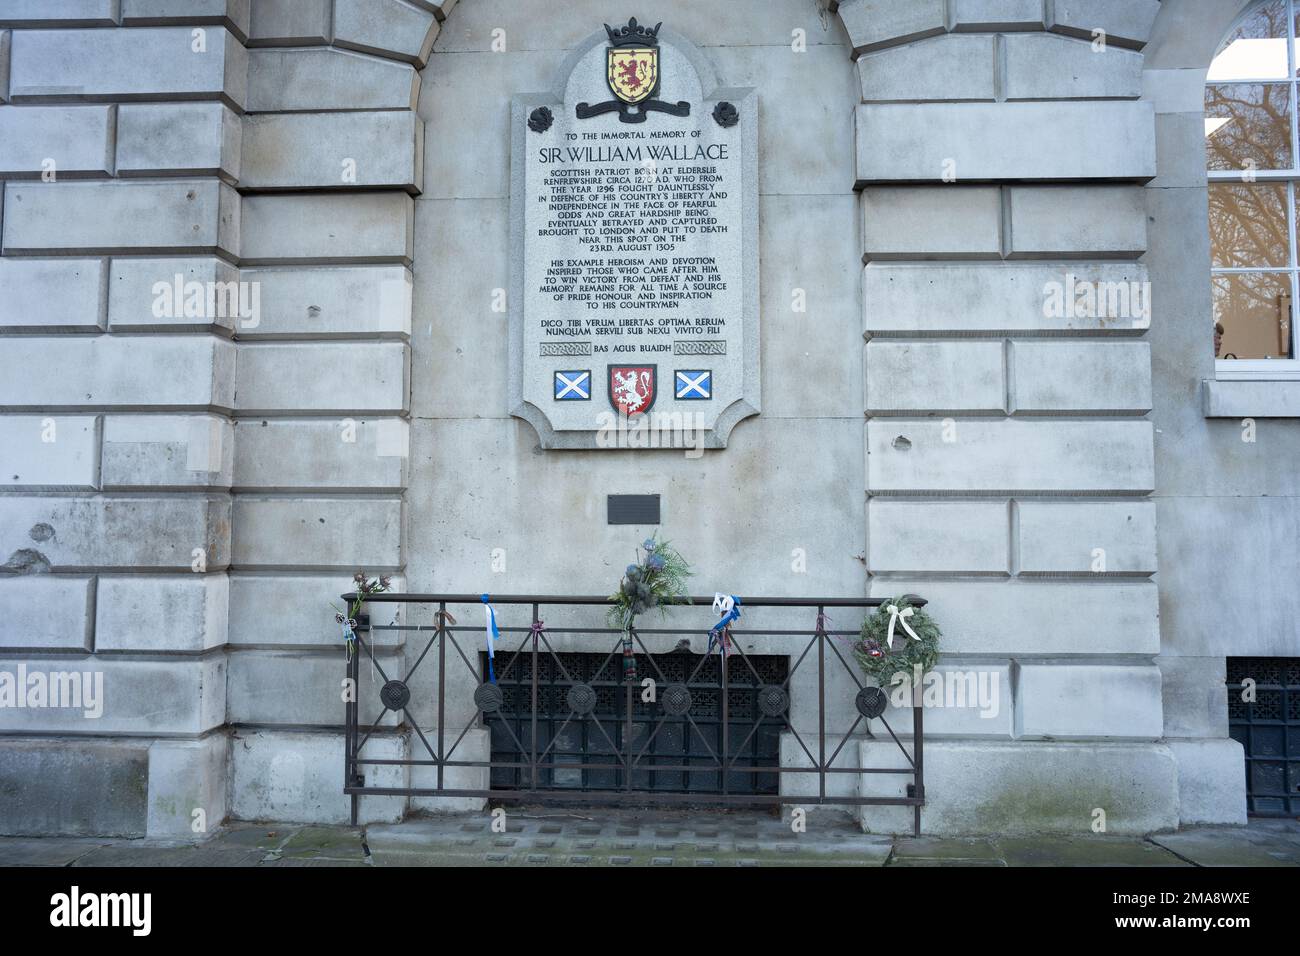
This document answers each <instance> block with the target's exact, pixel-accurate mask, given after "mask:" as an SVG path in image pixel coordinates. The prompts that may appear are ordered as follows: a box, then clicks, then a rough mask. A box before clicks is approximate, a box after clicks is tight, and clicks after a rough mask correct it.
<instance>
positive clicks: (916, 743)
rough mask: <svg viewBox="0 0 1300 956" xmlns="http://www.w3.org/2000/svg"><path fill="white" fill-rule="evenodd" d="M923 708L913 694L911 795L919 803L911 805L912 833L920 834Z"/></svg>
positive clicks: (923, 787) (923, 748)
mask: <svg viewBox="0 0 1300 956" xmlns="http://www.w3.org/2000/svg"><path fill="white" fill-rule="evenodd" d="M923 709H924V708H923V707H922V706H921V704H920V702H919V701H918V700H917V699H916V697H915V696H913V698H912V752H913V757H912V761H913V764H914V769H915V770H916V773H915V774H914V775H913V779H914V780H915V781H916V783H915V786H914V788H913V789H914V790H915V793H914V794H913V796H915V797H916V799H917V800H919V801H921V803H917V804H915V805H913V807H912V835H913V836H920V835H921V804H923V803H924V802H925V730H924V722H923V720H922V719H921V712H922V710H923Z"/></svg>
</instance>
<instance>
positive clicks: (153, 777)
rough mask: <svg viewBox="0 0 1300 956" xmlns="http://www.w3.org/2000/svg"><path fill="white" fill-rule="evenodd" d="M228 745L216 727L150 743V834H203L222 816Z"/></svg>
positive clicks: (156, 836)
mask: <svg viewBox="0 0 1300 956" xmlns="http://www.w3.org/2000/svg"><path fill="white" fill-rule="evenodd" d="M229 751H230V738H229V737H228V736H226V734H224V733H220V732H218V733H214V734H209V735H208V736H206V737H204V738H202V739H201V740H155V741H154V742H153V743H152V744H150V745H149V817H148V821H149V822H148V830H147V835H148V836H149V837H150V838H151V839H173V840H174V839H182V840H202V839H204V838H205V837H206V836H207V835H208V834H210V833H212V832H213V831H214V830H216V829H217V828H218V827H219V826H220V825H221V824H222V823H223V822H225V819H226V791H227V763H228V760H229ZM196 811H202V813H201V814H196Z"/></svg>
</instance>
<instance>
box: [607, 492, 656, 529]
mask: <svg viewBox="0 0 1300 956" xmlns="http://www.w3.org/2000/svg"><path fill="white" fill-rule="evenodd" d="M607 500H608V502H609V521H608V523H609V524H658V523H659V496H658V495H610V496H609V497H608V499H607Z"/></svg>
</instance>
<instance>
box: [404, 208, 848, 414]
mask: <svg viewBox="0 0 1300 956" xmlns="http://www.w3.org/2000/svg"><path fill="white" fill-rule="evenodd" d="M444 205H449V204H444ZM455 205H463V204H460V203H457V204H455ZM758 209H759V212H758V222H759V248H760V249H766V250H769V255H768V256H767V257H766V258H765V259H764V260H763V273H762V281H761V282H760V283H759V290H758V302H759V305H758V308H759V315H760V316H764V315H765V316H770V317H773V318H772V319H771V320H769V321H768V322H767V324H766V325H764V326H763V328H762V334H761V336H760V341H759V343H758V346H759V353H760V356H759V357H760V365H761V366H763V367H766V368H776V367H780V368H782V369H784V372H783V373H782V374H781V375H769V376H767V377H766V379H765V381H764V382H763V412H764V414H767V415H773V416H780V417H787V416H789V417H793V418H800V417H814V416H826V417H829V418H837V417H841V416H845V417H849V416H856V415H859V414H861V412H862V396H863V391H862V375H863V365H862V322H861V319H860V317H859V312H860V307H859V297H860V295H861V292H860V291H859V289H858V288H857V287H856V286H857V284H858V280H859V277H858V269H857V267H856V265H855V263H856V262H857V261H858V260H859V258H860V256H861V254H862V239H861V237H860V235H859V233H858V230H857V229H856V228H855V226H856V223H855V221H854V220H855V213H856V209H857V198H856V197H854V196H853V195H852V194H848V193H845V194H841V195H838V196H810V195H805V194H798V195H783V196H760V197H759V200H758ZM439 218H441V219H442V220H443V222H441V223H440V224H439V226H438V231H439V233H440V234H446V233H447V232H449V231H450V230H452V229H456V228H458V226H459V225H460V224H461V223H464V221H465V220H467V219H470V218H471V217H469V216H463V217H448V216H446V215H445V214H444V215H441V216H439ZM478 218H479V217H478V216H474V217H473V219H478ZM462 241H463V242H464V243H465V244H467V245H468V244H470V243H477V242H479V240H478V238H477V236H476V233H474V232H468V233H467V234H466V235H465V238H464V240H462ZM503 253H504V250H503ZM479 255H480V256H481V255H482V254H481V253H480V254H479ZM484 258H486V259H487V261H485V262H483V263H482V265H481V266H479V267H478V268H477V269H476V270H475V273H474V274H472V275H470V276H466V277H464V278H465V279H468V280H471V281H474V283H475V286H476V288H475V289H474V295H475V298H474V299H473V300H471V301H473V302H476V303H478V304H479V305H480V309H479V310H475V311H470V310H469V309H468V308H467V307H465V308H463V311H461V310H458V311H457V316H456V319H457V321H456V322H454V323H453V322H451V321H449V318H450V317H449V316H446V315H444V314H442V311H441V310H439V309H438V307H437V305H436V302H437V301H439V299H437V298H428V299H426V300H425V301H427V302H428V303H429V306H426V309H425V310H424V312H423V313H422V314H424V315H430V316H437V321H436V323H435V322H431V323H430V324H436V325H437V326H438V328H437V329H436V330H435V332H434V336H435V338H433V339H429V338H426V339H424V340H423V341H421V340H420V339H418V338H417V339H416V340H415V348H416V354H415V355H414V356H413V359H412V362H413V366H414V368H415V370H416V371H415V372H414V374H415V376H416V381H417V382H419V378H420V376H419V370H421V369H424V368H428V369H429V371H430V372H432V371H433V370H435V369H436V370H438V372H439V373H440V374H438V375H436V376H434V375H432V374H429V375H426V376H424V378H425V381H424V382H423V383H421V384H424V385H425V387H426V388H427V390H428V392H429V393H431V394H432V395H433V396H434V400H436V401H437V403H438V405H440V406H443V407H445V406H447V405H452V404H456V405H465V404H468V403H469V402H472V401H473V400H474V399H473V398H472V397H471V396H472V393H473V392H475V391H477V390H479V389H489V388H491V387H492V386H491V385H490V384H489V380H488V378H487V376H486V375H485V373H484V370H483V363H482V362H480V361H478V360H477V359H476V358H475V357H474V356H473V355H471V354H468V349H467V350H466V351H465V353H464V354H463V353H462V352H461V351H460V349H461V346H462V345H463V344H465V343H466V341H467V339H468V342H469V343H470V344H473V345H476V346H479V347H480V348H481V347H485V346H489V345H490V344H491V343H494V342H495V340H496V339H497V338H498V337H499V338H500V340H501V341H502V342H503V343H504V340H505V334H506V328H505V323H502V322H500V321H492V320H493V319H499V318H500V316H499V315H498V314H494V313H492V311H491V295H490V288H491V287H490V286H489V287H488V288H487V289H483V286H482V285H479V283H483V284H484V285H486V284H487V283H488V282H490V281H491V277H492V275H493V274H494V273H495V274H497V275H499V274H500V273H499V272H497V270H498V269H499V268H501V267H502V266H504V265H505V264H506V262H507V261H508V258H507V257H505V256H503V259H502V260H501V262H500V264H498V261H497V260H496V258H495V256H491V257H484ZM457 271H463V268H462V267H461V266H460V265H459V261H456V262H452V263H448V264H447V265H446V266H445V267H443V268H440V270H439V274H440V276H441V275H442V274H449V273H453V272H457ZM422 272H423V273H424V277H423V279H422V284H423V287H424V288H425V289H426V290H428V293H429V294H430V295H431V296H439V297H440V296H444V295H447V296H451V298H450V299H448V301H453V302H463V301H464V300H462V299H458V298H455V297H454V293H453V291H452V287H449V286H447V285H440V284H439V283H438V278H439V277H430V276H429V275H428V272H429V270H428V269H422ZM461 281H464V279H463V280H461ZM424 283H427V284H424ZM459 287H460V283H459V282H458V283H456V285H455V288H459ZM480 289H483V291H481V292H480V291H479V290H480ZM795 290H799V291H798V292H796V291H795ZM479 296H481V298H480V297H479ZM478 311H481V312H482V313H483V314H484V315H485V317H486V318H487V321H480V320H479V319H478V316H477V315H476V314H475V313H476V312H478ZM471 327H476V329H475V331H474V333H473V336H472V337H469V336H467V335H466V334H465V331H464V330H467V329H469V328H471ZM453 340H454V341H453ZM421 345H425V346H426V347H427V348H428V352H427V356H428V357H427V358H425V357H423V356H421V355H420V354H419V353H420V346H421ZM503 354H504V353H503ZM452 355H454V356H455V358H456V362H457V365H458V368H457V375H456V378H455V379H454V380H453V379H451V378H449V377H448V374H447V369H448V363H449V361H450V358H451V356H452ZM505 374H506V369H505V368H502V369H501V375H502V378H503V379H504V377H505ZM809 381H823V382H826V383H828V387H826V388H808V387H807V385H806V383H807V382H809ZM462 383H463V384H462ZM502 389H503V390H504V384H503V386H502ZM453 391H455V392H458V393H459V394H449V393H451V392H453ZM490 394H493V395H495V394H497V393H496V392H492V393H490ZM417 414H418V412H417Z"/></svg>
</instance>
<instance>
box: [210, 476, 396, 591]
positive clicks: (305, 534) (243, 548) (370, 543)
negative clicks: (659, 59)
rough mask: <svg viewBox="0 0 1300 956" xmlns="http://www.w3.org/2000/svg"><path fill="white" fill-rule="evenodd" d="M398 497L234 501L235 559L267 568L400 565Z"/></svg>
mask: <svg viewBox="0 0 1300 956" xmlns="http://www.w3.org/2000/svg"><path fill="white" fill-rule="evenodd" d="M401 530H402V502H401V500H400V499H398V498H391V499H372V498H251V497H248V496H247V495H240V496H238V497H237V498H236V499H235V506H234V541H233V544H232V550H233V555H234V561H233V563H234V564H236V565H237V566H239V567H240V568H251V567H258V568H262V569H265V570H295V569H303V570H316V569H320V570H327V569H333V568H338V569H340V570H343V569H355V568H366V569H367V570H368V571H370V572H372V573H377V572H380V571H387V570H390V569H393V568H397V567H399V566H400V565H401V564H402V555H401Z"/></svg>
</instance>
